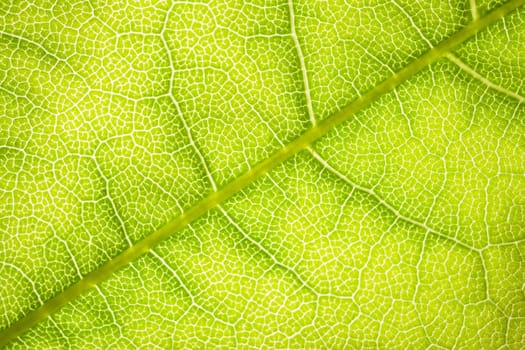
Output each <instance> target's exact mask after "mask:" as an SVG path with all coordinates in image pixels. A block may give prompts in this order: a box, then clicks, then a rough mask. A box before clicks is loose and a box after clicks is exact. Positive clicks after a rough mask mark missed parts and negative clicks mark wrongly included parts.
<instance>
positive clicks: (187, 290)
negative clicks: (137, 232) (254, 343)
mask: <svg viewBox="0 0 525 350" xmlns="http://www.w3.org/2000/svg"><path fill="white" fill-rule="evenodd" d="M150 254H151V255H153V256H154V257H155V258H156V259H157V260H158V261H159V262H160V263H161V264H162V265H163V266H164V267H165V268H166V269H167V270H168V271H169V272H170V273H171V274H172V275H173V277H175V279H176V280H177V282H179V284H180V286H181V288H182V289H183V290H184V292H185V293H186V294H188V297H189V298H190V300H191V306H190V308H191V307H195V308H196V309H198V310H200V311H202V312H203V313H205V314H207V315H209V316H211V317H213V318H214V319H215V320H216V321H217V322H219V323H222V324H223V325H225V326H228V327H231V328H232V329H233V330H234V331H235V325H234V324H232V323H231V322H228V321H225V320H223V319H222V318H220V317H217V315H215V314H214V313H213V312H211V311H210V310H207V309H206V308H204V307H203V306H202V305H200V304H199V303H197V302H196V301H195V297H194V296H193V294H192V293H191V291H190V290H189V289H188V287H187V286H186V285H185V284H184V282H183V281H182V279H181V278H180V277H179V274H178V273H177V271H175V270H174V269H173V268H172V267H171V265H170V264H168V263H167V262H166V260H164V258H163V257H162V256H160V255H159V254H158V253H157V252H156V251H155V250H153V249H152V250H150ZM188 312H189V309H188V310H186V311H185V312H184V313H183V315H182V316H184V315H186V314H187V313H188Z"/></svg>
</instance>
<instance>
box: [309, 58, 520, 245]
mask: <svg viewBox="0 0 525 350" xmlns="http://www.w3.org/2000/svg"><path fill="white" fill-rule="evenodd" d="M451 87H453V88H451ZM486 90H487V87H486V86H484V85H483V84H481V83H480V82H479V81H477V80H475V79H473V78H472V77H471V76H468V75H465V74H464V72H462V71H461V70H460V69H459V68H457V67H455V66H454V65H453V64H452V63H450V62H449V61H447V60H442V61H440V62H438V63H436V64H435V65H434V66H432V67H431V69H429V70H427V71H425V72H422V74H419V75H417V76H415V77H414V78H413V79H412V80H410V81H409V82H407V84H405V85H403V86H401V87H400V88H399V89H398V90H396V92H395V93H394V94H390V95H387V96H384V97H383V98H381V99H380V100H379V101H378V103H376V104H374V105H373V106H371V108H369V109H367V110H365V111H363V112H362V113H360V114H359V115H357V116H356V119H354V120H351V121H349V122H347V123H345V124H343V125H342V126H341V128H337V129H335V130H333V132H331V133H330V134H329V135H328V136H327V137H325V138H323V139H321V140H320V141H319V142H317V143H316V144H315V147H316V149H318V151H319V153H320V154H321V155H322V156H323V157H325V158H326V160H327V161H328V162H329V163H330V164H332V166H333V167H335V168H336V169H338V170H339V171H341V172H343V174H344V175H346V176H347V177H348V178H350V180H351V181H354V182H355V183H357V184H360V185H362V186H364V187H365V188H367V189H369V190H373V192H374V193H375V194H376V195H377V196H378V197H379V198H381V199H383V200H385V201H386V202H387V203H388V204H390V205H391V206H392V207H394V208H396V209H397V210H399V211H400V213H401V214H402V215H403V216H405V217H408V218H411V219H412V220H415V221H417V222H419V223H420V224H421V225H423V226H426V227H430V228H432V229H433V230H436V231H439V232H441V233H442V234H444V235H445V236H448V237H451V238H454V239H459V240H460V241H461V242H463V243H465V244H467V245H468V246H472V247H478V248H483V247H486V246H487V245H488V244H490V243H501V242H509V241H511V242H512V241H514V240H519V239H523V237H525V236H524V233H525V231H523V225H522V223H523V207H524V205H525V201H524V200H523V198H524V197H523V195H521V194H522V193H523V191H524V190H525V189H524V188H525V187H524V185H525V182H524V180H523V175H522V174H524V173H525V156H524V155H525V153H524V152H523V150H524V148H523V145H524V141H525V139H524V137H523V135H525V124H523V118H520V116H521V115H522V114H523V112H524V111H525V110H524V107H523V105H522V104H518V103H517V101H514V100H513V99H511V98H509V99H503V100H501V99H497V96H498V95H497V94H498V92H496V91H486ZM477 96H483V99H481V100H479V97H477ZM444 101H446V102H445V103H444ZM378 115H379V116H381V118H377V116H378Z"/></svg>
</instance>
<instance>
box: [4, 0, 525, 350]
mask: <svg viewBox="0 0 525 350" xmlns="http://www.w3.org/2000/svg"><path fill="white" fill-rule="evenodd" d="M523 4H525V0H511V1H509V2H507V3H505V4H504V5H502V6H501V7H499V8H497V9H495V10H493V11H491V12H490V13H488V14H487V15H485V16H484V17H481V18H479V19H477V20H475V21H473V22H471V23H470V24H468V25H467V26H465V27H464V28H463V29H461V30H460V31H458V32H457V33H456V34H454V35H452V36H451V37H449V38H448V39H446V40H444V41H443V42H441V43H440V44H438V45H437V46H435V47H434V48H432V49H431V50H429V51H428V52H426V53H425V54H423V55H422V56H420V57H419V58H418V59H416V60H414V61H413V62H412V63H410V64H408V65H407V66H406V67H405V68H403V69H401V70H400V71H398V72H396V73H394V74H392V75H391V76H390V77H389V78H388V79H386V80H385V81H383V82H382V83H380V84H379V85H377V86H376V87H374V88H373V89H371V90H369V91H368V92H367V93H365V94H364V95H362V96H361V97H359V98H358V99H356V100H354V101H353V102H352V103H350V104H349V105H347V106H346V107H344V108H343V109H341V110H339V111H338V112H336V113H335V114H333V115H332V116H330V117H328V118H327V119H325V120H323V121H322V122H320V123H319V124H317V125H314V126H312V127H311V128H310V129H309V130H308V131H306V132H305V133H303V134H302V135H301V136H300V137H298V138H297V139H295V140H294V141H292V142H291V143H289V144H288V145H286V146H284V147H283V148H281V149H280V150H278V151H277V152H276V153H274V154H273V155H272V156H270V157H269V158H267V159H265V160H263V161H261V162H260V163H258V164H257V165H255V166H254V167H253V168H251V169H249V170H248V171H247V172H245V173H244V174H242V175H241V176H239V177H238V178H236V179H235V180H233V181H232V182H230V183H229V184H227V185H225V186H224V187H222V188H221V189H219V190H217V191H216V192H213V193H212V194H210V195H209V196H207V197H206V198H204V199H203V200H201V201H200V202H198V203H197V204H196V205H195V206H193V207H192V208H190V209H189V210H187V211H186V212H185V213H183V214H182V215H180V216H179V217H177V218H176V219H174V220H173V221H171V222H169V223H167V224H166V225H164V226H163V227H161V228H160V229H158V230H157V231H155V232H153V233H152V234H150V235H149V236H147V237H145V238H144V239H142V240H141V241H139V242H137V243H136V244H135V245H133V246H132V247H130V248H128V249H126V250H125V251H123V252H122V253H120V254H119V255H117V256H116V257H115V258H113V259H111V260H109V261H108V262H106V263H105V264H104V265H102V266H101V267H100V268H99V269H97V270H95V271H92V272H90V273H88V274H86V275H85V276H84V277H83V278H82V279H81V280H79V281H78V282H77V283H75V284H73V285H71V286H70V287H68V288H67V289H65V290H64V291H62V292H61V293H59V294H58V295H56V296H55V297H53V298H51V299H50V300H48V301H47V302H45V303H44V304H43V305H41V306H40V307H39V308H37V309H35V310H34V311H32V312H30V313H28V314H27V315H25V316H24V317H23V318H21V319H20V320H18V321H17V322H15V323H14V324H12V325H11V326H10V327H9V328H6V329H4V330H3V331H1V332H0V347H3V346H5V345H6V344H8V343H9V342H10V341H11V340H13V339H15V338H16V337H18V336H20V335H21V334H23V333H24V332H25V331H27V330H28V329H29V328H31V327H33V326H34V325H36V324H37V323H39V322H40V321H42V320H44V319H45V318H46V317H47V316H49V315H50V314H52V313H54V312H56V311H57V310H58V309H59V308H60V307H62V306H64V305H66V304H67V303H69V302H70V301H71V300H72V299H74V298H75V297H77V296H78V295H80V294H81V293H83V292H84V291H86V290H88V289H90V288H92V287H94V286H96V285H98V284H99V283H100V282H101V281H103V280H105V279H107V278H109V277H110V276H111V275H112V274H113V273H114V272H116V271H117V270H119V269H120V268H121V267H123V266H125V265H127V264H128V263H130V262H132V261H134V260H136V259H137V258H138V257H140V256H142V255H143V254H146V253H147V252H148V251H150V250H151V249H152V248H153V247H154V246H155V245H157V244H158V243H160V242H161V241H163V240H164V239H166V238H167V237H168V236H170V235H171V234H173V233H174V232H176V231H178V230H180V229H182V228H183V227H185V226H186V225H188V224H190V223H191V222H193V221H195V220H196V219H198V218H199V217H201V216H202V215H203V214H204V213H206V212H207V211H208V210H209V209H211V208H214V207H216V206H217V205H218V204H219V203H221V202H223V201H225V200H226V199H228V198H230V197H231V196H233V195H234V194H236V193H238V192H239V191H241V190H242V189H243V188H245V187H246V186H248V185H249V184H251V183H253V182H254V181H256V180H257V179H259V178H260V177H262V176H263V175H265V174H266V173H267V172H269V171H270V170H271V169H273V168H274V167H275V166H277V165H278V164H280V163H282V162H283V161H285V160H286V159H288V158H290V157H291V156H293V155H294V154H296V153H298V152H299V151H301V150H303V149H305V148H306V147H308V146H309V145H310V144H311V143H312V142H314V141H316V140H318V139H319V138H321V137H322V136H323V135H325V134H326V133H328V132H329V131H330V130H332V129H333V128H335V127H336V126H337V125H339V124H341V123H343V122H344V121H346V120H348V119H349V118H350V117H351V116H353V115H355V114H356V113H357V112H358V111H359V110H361V109H362V108H363V107H365V106H367V105H369V104H371V103H372V102H374V101H375V100H377V99H378V98H379V97H380V96H382V95H384V94H386V93H388V92H390V91H392V90H393V89H395V88H396V87H397V86H399V85H400V84H401V83H402V82H403V81H405V80H407V79H408V78H410V77H411V76H413V75H415V74H416V73H418V72H419V71H421V70H422V69H423V68H425V67H427V66H429V65H430V64H432V63H433V62H435V61H437V60H438V59H440V58H441V57H443V56H444V55H446V54H447V53H449V52H450V51H451V50H452V49H453V48H454V47H456V46H457V45H459V44H461V43H463V42H464V41H466V40H467V39H469V38H471V37H473V36H474V35H475V34H477V33H478V32H480V31H481V30H483V29H485V28H486V27H487V26H489V25H491V24H492V23H494V22H496V21H498V20H499V19H501V18H503V17H504V16H506V15H507V14H509V13H510V12H512V11H513V10H515V9H517V8H518V7H520V6H522V5H523Z"/></svg>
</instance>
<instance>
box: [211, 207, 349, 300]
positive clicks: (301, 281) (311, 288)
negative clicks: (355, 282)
mask: <svg viewBox="0 0 525 350" xmlns="http://www.w3.org/2000/svg"><path fill="white" fill-rule="evenodd" d="M219 210H220V211H221V212H222V214H223V215H224V216H225V217H226V219H227V220H228V222H229V223H230V224H231V225H232V226H233V227H235V229H236V230H237V231H238V232H239V233H240V234H241V235H243V237H244V238H245V239H246V240H247V241H249V242H250V243H251V244H253V245H255V246H256V247H257V248H258V249H259V250H260V251H261V252H263V253H264V255H266V256H267V257H269V258H270V259H271V260H272V262H273V264H274V266H277V267H280V268H282V269H283V270H285V271H287V272H289V273H290V274H292V275H293V277H294V278H295V279H296V280H297V281H298V282H299V284H300V285H301V286H302V287H304V288H306V289H307V290H309V291H310V292H311V293H313V294H314V295H315V296H317V297H331V298H336V299H350V300H354V297H353V296H351V295H341V294H335V293H321V292H319V291H318V290H317V289H316V288H315V287H314V286H311V285H310V283H308V282H307V281H305V280H304V279H303V278H302V276H301V275H300V274H299V273H298V272H297V271H295V270H294V269H293V268H292V267H290V266H288V265H286V264H284V263H282V262H280V261H279V260H277V258H276V257H275V256H274V255H273V254H272V253H271V252H270V251H268V250H267V249H266V248H265V247H264V246H263V245H262V244H261V243H259V242H258V241H256V240H255V239H253V238H252V237H250V235H249V234H248V233H247V232H246V231H244V229H243V228H242V227H241V226H239V225H238V224H237V223H236V222H235V220H233V218H232V217H231V216H230V215H229V214H228V212H226V210H224V209H223V208H222V207H220V206H219Z"/></svg>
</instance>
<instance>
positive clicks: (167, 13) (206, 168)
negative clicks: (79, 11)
mask: <svg viewBox="0 0 525 350" xmlns="http://www.w3.org/2000/svg"><path fill="white" fill-rule="evenodd" d="M174 7H175V3H173V4H171V7H170V8H169V9H168V11H167V12H166V17H165V19H164V24H163V27H162V29H161V31H160V40H161V41H162V45H163V46H164V50H165V51H166V54H167V56H168V63H169V66H170V67H171V68H172V69H171V76H170V86H169V97H170V100H171V102H172V103H173V105H174V106H175V109H176V110H177V113H178V114H179V117H180V118H179V119H180V121H181V123H182V125H183V127H184V130H185V131H186V135H187V136H188V140H189V142H190V145H191V148H193V151H194V152H195V154H197V157H198V158H199V161H200V163H201V165H202V166H203V167H204V170H205V172H206V176H207V177H208V180H209V181H210V184H211V187H212V189H213V191H214V192H217V185H216V184H215V180H214V179H213V176H212V174H211V171H210V169H209V167H208V164H207V163H206V160H205V159H204V156H203V155H202V153H201V151H200V150H199V147H197V144H196V143H195V141H194V140H193V135H192V133H191V129H190V127H189V125H188V124H187V123H186V120H185V118H184V115H183V113H182V110H181V108H180V106H179V103H178V102H177V100H176V99H175V96H173V90H174V89H173V80H174V78H175V71H174V70H173V67H174V65H173V56H172V54H171V50H170V47H169V45H168V42H167V41H166V38H165V37H164V34H165V32H166V23H167V21H168V18H169V16H170V14H171V12H172V11H173V8H174Z"/></svg>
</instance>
